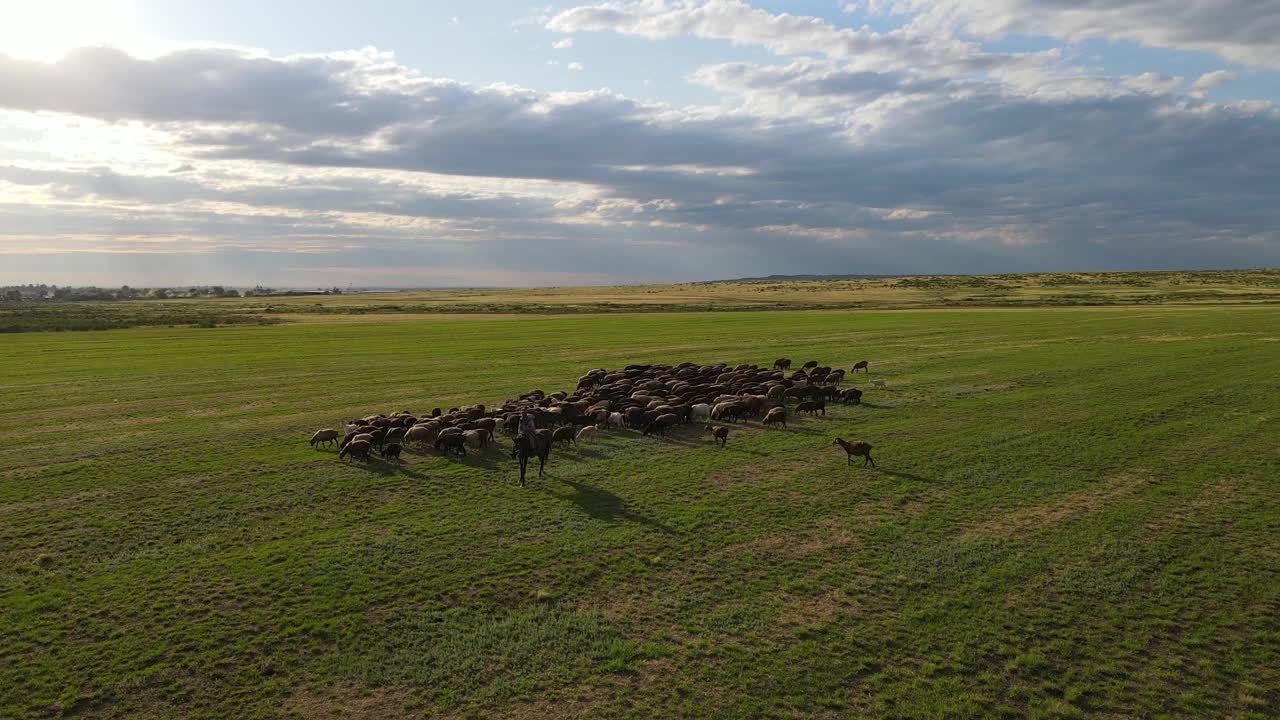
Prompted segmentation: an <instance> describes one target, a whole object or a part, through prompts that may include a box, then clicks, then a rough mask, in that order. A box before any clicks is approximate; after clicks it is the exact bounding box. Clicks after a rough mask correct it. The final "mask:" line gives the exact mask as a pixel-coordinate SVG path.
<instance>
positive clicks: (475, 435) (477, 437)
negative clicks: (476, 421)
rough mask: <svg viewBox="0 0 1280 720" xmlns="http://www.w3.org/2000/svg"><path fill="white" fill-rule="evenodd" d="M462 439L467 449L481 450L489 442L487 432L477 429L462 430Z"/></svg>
mask: <svg viewBox="0 0 1280 720" xmlns="http://www.w3.org/2000/svg"><path fill="white" fill-rule="evenodd" d="M462 438H463V440H462V441H463V442H465V443H466V444H467V447H469V448H474V449H476V450H482V449H483V448H484V446H485V444H486V443H488V442H489V431H488V430H482V429H479V428H477V429H475V430H464V431H463V433H462Z"/></svg>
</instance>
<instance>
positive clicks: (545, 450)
mask: <svg viewBox="0 0 1280 720" xmlns="http://www.w3.org/2000/svg"><path fill="white" fill-rule="evenodd" d="M550 454H551V431H550V430H536V431H534V432H533V433H532V434H526V435H517V436H516V439H515V442H514V443H513V444H512V446H511V457H513V458H518V459H519V460H520V487H524V484H525V482H524V473H525V470H526V469H527V468H528V467H529V458H530V457H537V458H538V477H542V469H543V468H545V467H546V466H547V456H549V455H550Z"/></svg>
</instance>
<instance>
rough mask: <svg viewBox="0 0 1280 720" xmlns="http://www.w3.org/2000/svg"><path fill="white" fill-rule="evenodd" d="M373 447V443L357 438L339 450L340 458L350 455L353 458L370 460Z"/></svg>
mask: <svg viewBox="0 0 1280 720" xmlns="http://www.w3.org/2000/svg"><path fill="white" fill-rule="evenodd" d="M371 449H373V443H371V442H369V441H367V440H356V441H353V442H350V443H347V445H346V447H344V448H342V449H341V450H339V451H338V459H339V460H341V459H342V458H344V457H346V456H348V455H350V456H351V459H352V460H368V459H369V451H370V450H371Z"/></svg>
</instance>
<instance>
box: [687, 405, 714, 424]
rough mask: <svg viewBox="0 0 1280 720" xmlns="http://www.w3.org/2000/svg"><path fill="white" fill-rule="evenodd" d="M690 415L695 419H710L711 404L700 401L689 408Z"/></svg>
mask: <svg viewBox="0 0 1280 720" xmlns="http://www.w3.org/2000/svg"><path fill="white" fill-rule="evenodd" d="M689 416H690V417H692V418H693V419H694V420H710V419H711V406H710V405H708V404H707V403H698V404H697V405H694V406H693V407H691V408H689Z"/></svg>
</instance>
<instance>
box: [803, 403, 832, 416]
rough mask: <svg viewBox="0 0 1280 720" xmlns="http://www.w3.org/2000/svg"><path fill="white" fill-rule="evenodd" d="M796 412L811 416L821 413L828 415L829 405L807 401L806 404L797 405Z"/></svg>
mask: <svg viewBox="0 0 1280 720" xmlns="http://www.w3.org/2000/svg"><path fill="white" fill-rule="evenodd" d="M796 412H797V413H809V414H810V415H817V414H818V413H819V412H821V413H822V414H823V415H826V414H827V404H826V403H825V402H823V401H821V400H805V401H804V402H802V403H798V404H797V405H796Z"/></svg>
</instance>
